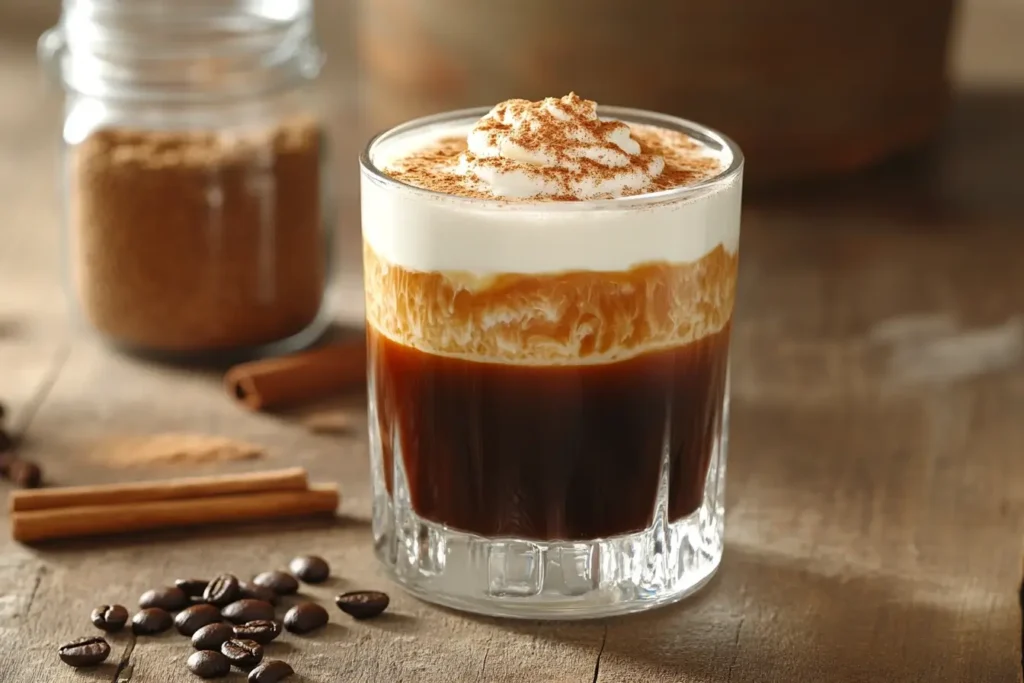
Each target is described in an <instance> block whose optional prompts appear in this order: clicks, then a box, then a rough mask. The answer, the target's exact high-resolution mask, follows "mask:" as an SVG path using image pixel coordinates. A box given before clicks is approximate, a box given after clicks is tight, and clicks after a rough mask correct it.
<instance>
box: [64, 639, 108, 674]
mask: <svg viewBox="0 0 1024 683" xmlns="http://www.w3.org/2000/svg"><path fill="white" fill-rule="evenodd" d="M57 654H58V655H59V656H60V659H61V661H62V662H64V663H65V664H70V665H71V666H74V667H79V666H94V665H96V664H99V663H100V662H102V661H103V660H105V659H106V658H107V657H108V656H109V655H110V644H109V643H107V641H106V639H105V638H101V637H100V636H90V637H88V638H79V639H78V640H72V641H71V642H70V643H68V644H67V645H61V646H60V649H59V650H57Z"/></svg>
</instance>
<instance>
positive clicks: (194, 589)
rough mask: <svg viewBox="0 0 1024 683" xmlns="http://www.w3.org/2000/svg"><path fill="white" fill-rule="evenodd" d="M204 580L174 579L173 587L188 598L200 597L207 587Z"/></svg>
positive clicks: (207, 583) (207, 582)
mask: <svg viewBox="0 0 1024 683" xmlns="http://www.w3.org/2000/svg"><path fill="white" fill-rule="evenodd" d="M209 583H210V582H209V581H207V580H206V579H175V580H174V585H175V587H177V588H180V589H181V590H182V592H183V593H185V595H187V596H188V597H190V598H199V597H202V595H203V591H204V590H206V587H207V586H208V585H209Z"/></svg>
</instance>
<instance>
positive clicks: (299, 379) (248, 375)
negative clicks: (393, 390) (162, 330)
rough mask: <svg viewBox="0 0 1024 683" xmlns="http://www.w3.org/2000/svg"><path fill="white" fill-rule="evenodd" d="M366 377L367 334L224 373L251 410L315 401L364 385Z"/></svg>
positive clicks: (232, 390)
mask: <svg viewBox="0 0 1024 683" xmlns="http://www.w3.org/2000/svg"><path fill="white" fill-rule="evenodd" d="M365 381H366V339H365V337H360V338H359V339H354V340H351V341H347V342H338V343H335V344H331V345H330V346H324V347H322V348H319V349H313V350H312V351H304V352H302V353H296V354H293V355H290V356H283V357H281V358H268V359H265V360H258V361H252V362H249V363H242V364H240V365H236V366H235V367H233V368H231V369H230V370H228V372H227V375H225V377H224V384H225V386H226V388H227V390H228V393H229V394H230V395H231V396H233V397H234V398H235V399H236V400H238V401H240V402H241V403H242V405H244V406H246V407H247V408H249V409H251V410H270V409H272V408H281V407H285V406H289V405H298V404H301V403H307V402H310V401H315V400H318V399H321V398H325V397H327V396H331V395H334V394H339V393H342V392H344V391H348V390H351V389H353V388H355V387H358V386H362V385H363V384H364V383H365Z"/></svg>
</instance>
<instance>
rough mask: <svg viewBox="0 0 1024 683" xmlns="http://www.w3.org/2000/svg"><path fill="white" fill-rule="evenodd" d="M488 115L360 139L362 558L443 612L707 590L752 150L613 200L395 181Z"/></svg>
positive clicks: (453, 117)
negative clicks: (365, 355) (369, 486)
mask: <svg viewBox="0 0 1024 683" xmlns="http://www.w3.org/2000/svg"><path fill="white" fill-rule="evenodd" d="M485 113H486V110H483V109H481V110H467V111H459V112H452V113H447V114H441V115H438V116H433V117H428V118H425V119H419V120H416V121H412V122H410V123H406V124H404V125H402V126H399V127H397V128H395V129H392V130H390V131H388V132H386V133H383V134H382V135H380V136H378V137H376V138H375V139H373V140H372V141H371V142H370V144H369V146H368V147H367V149H366V150H365V152H364V153H363V155H362V157H361V164H362V224H363V251H364V264H365V278H366V299H367V329H368V339H369V411H370V457H371V460H372V472H373V490H374V504H373V533H374V542H375V546H376V552H377V555H378V556H379V558H380V560H381V561H382V562H383V563H384V565H385V566H386V567H387V569H388V570H389V571H390V572H391V574H392V576H393V577H394V579H395V580H396V581H397V582H398V583H399V584H401V585H402V586H403V587H405V588H406V589H408V590H409V591H411V592H412V593H414V594H416V595H418V596H420V597H422V598H424V599H426V600H429V601H432V602H436V603H440V604H443V605H447V606H449V607H454V608H457V609H463V610H467V611H472V612H479V613H484V614H491V615H504V616H515V617H528V618H572V619H578V618H586V617H598V616H605V615H611V614H619V613H625V612H633V611H638V610H643V609H647V608H650V607H654V606H657V605H663V604H666V603H670V602H673V601H676V600H678V599H680V598H681V597H683V596H685V595H687V594H689V593H691V592H693V591H695V590H697V589H698V588H700V587H701V586H702V585H703V584H704V583H706V582H707V580H708V579H709V578H710V577H711V576H712V574H713V573H714V572H715V570H716V568H717V567H718V565H719V562H720V561H721V557H722V535H723V521H724V495H723V494H724V484H725V466H726V450H727V431H728V423H729V333H730V328H731V324H732V312H733V304H734V300H735V285H736V272H737V261H738V244H739V226H740V204H741V201H740V197H741V192H742V172H743V157H742V155H741V153H740V151H739V149H737V147H736V146H735V145H734V144H733V143H732V142H731V141H730V140H728V139H727V138H725V137H724V136H722V135H721V134H719V133H717V132H715V131H713V130H710V129H708V128H705V127H703V126H700V125H697V124H694V123H691V122H689V121H685V120H682V119H678V118H675V117H670V116H665V115H661V114H655V113H651V112H645V111H638V110H632V109H621V108H612V107H599V108H598V114H599V115H600V116H602V117H609V118H616V119H620V120H623V121H626V122H627V123H637V124H647V125H653V126H659V127H662V128H668V129H671V130H675V131H682V132H684V133H686V134H688V135H689V136H690V137H692V138H693V139H695V140H697V141H699V142H701V143H703V144H704V145H705V146H706V147H707V148H708V149H709V151H710V152H711V153H713V154H715V155H717V156H718V157H719V158H720V159H721V161H722V170H721V172H719V173H718V174H717V175H715V176H714V177H712V178H710V179H708V180H705V181H702V182H700V183H699V184H696V185H691V186H687V187H680V188H675V189H670V190H663V191H660V192H656V193H651V194H647V195H641V196H636V197H628V198H621V199H609V200H596V201H578V202H572V201H537V202H530V201H526V202H521V201H520V202H504V201H498V200H487V199H479V198H466V197H458V196H452V195H446V194H442V193H438V192H432V191H429V190H425V189H421V188H417V187H413V186H410V185H407V184H403V183H401V182H398V181H396V180H394V179H392V178H390V177H389V176H388V175H387V174H385V173H384V172H383V171H382V170H381V168H382V167H383V166H385V165H386V164H387V161H388V160H389V159H391V158H394V157H395V156H397V155H401V154H402V153H403V152H404V151H406V150H408V149H409V148H410V146H415V145H416V144H418V142H423V141H427V140H430V139H433V138H440V137H445V136H450V135H460V134H461V135H465V133H466V131H468V130H469V128H470V127H471V126H472V125H473V123H474V122H475V121H476V120H477V119H479V118H480V117H481V116H482V115H483V114H485Z"/></svg>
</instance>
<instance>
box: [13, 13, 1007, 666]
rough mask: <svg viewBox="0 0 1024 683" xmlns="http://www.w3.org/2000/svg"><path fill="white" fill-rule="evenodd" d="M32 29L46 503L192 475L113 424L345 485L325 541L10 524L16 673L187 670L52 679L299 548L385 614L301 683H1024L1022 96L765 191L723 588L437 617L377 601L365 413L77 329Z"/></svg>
mask: <svg viewBox="0 0 1024 683" xmlns="http://www.w3.org/2000/svg"><path fill="white" fill-rule="evenodd" d="M1011 5H1012V3H1011ZM1008 6H1010V5H1005V4H1001V3H999V2H995V1H993V2H992V7H993V8H997V10H998V11H1003V9H1005V7H1008ZM999 8H1003V9H999ZM998 11H996V10H993V12H994V13H995V16H997V17H998ZM987 16H989V15H987ZM1014 16H1015V17H1017V18H1018V19H1024V13H1021V14H1015V15H1014ZM975 21H978V20H977V19H976V18H975ZM980 21H990V22H991V23H993V25H994V24H996V23H999V22H997V21H994V20H992V16H989V18H988V19H987V20H986V19H982V20H980ZM0 25H3V22H2V21H0ZM1019 25H1020V26H1024V22H1022V23H1021V24H1019ZM18 36H20V37H18ZM33 39H34V33H33V32H32V31H28V30H26V31H22V32H19V33H17V34H16V35H15V37H13V38H8V37H5V38H4V39H3V40H0V64H2V65H3V67H2V68H0V92H3V93H5V95H4V98H3V106H2V107H0V219H2V220H0V238H2V239H0V399H2V400H3V401H5V402H6V403H7V404H8V405H9V406H10V407H11V408H12V421H13V424H14V426H15V427H16V428H19V429H24V430H25V433H26V439H27V440H26V444H25V450H26V455H28V456H30V457H32V458H36V459H38V460H39V461H41V462H42V463H44V465H45V469H46V472H47V475H48V477H49V479H50V480H51V481H52V482H54V483H59V484H82V483H92V482H101V481H110V480H116V479H133V478H143V477H148V476H162V477H169V476H174V475H180V474H181V470H180V469H171V470H168V469H166V468H163V469H149V470H145V469H127V470H124V469H122V470H118V469H114V468H109V467H104V466H102V465H100V464H96V463H94V462H92V461H89V460H86V459H84V458H83V453H85V452H86V451H87V450H88V449H89V447H90V445H91V444H94V443H95V442H96V440H97V439H100V438H102V437H103V436H104V435H109V434H112V433H117V434H126V433H147V432H159V431H192V432H197V431H198V432H206V433H211V434H220V435H225V436H230V437H234V438H240V439H246V440H250V441H255V442H258V443H261V444H264V445H265V446H266V447H267V449H268V452H269V456H268V457H267V458H266V459H264V460H262V461H256V462H249V463H246V464H238V463H234V464H230V465H221V466H213V467H204V468H201V469H200V468H196V469H195V470H194V471H195V472H210V471H218V470H220V471H240V470H245V469H257V468H268V467H277V466H287V465H294V464H301V465H303V466H305V467H307V468H308V469H309V470H310V471H311V473H312V474H313V475H314V477H315V478H319V479H331V480H337V481H340V482H341V483H342V486H343V491H344V501H343V505H342V508H341V517H340V519H339V521H338V522H337V523H331V524H327V523H288V524H283V525H280V524H278V525H253V526H245V527H241V528H233V529H226V528H211V529H208V530H204V531H200V532H194V533H174V534H161V535H158V536H155V537H133V538H127V539H118V540H103V541H78V542H74V543H61V544H51V545H48V546H45V547H40V548H29V547H24V546H21V545H19V544H17V543H14V542H13V541H11V540H10V538H9V536H8V535H7V532H6V530H4V531H0V681H3V682H4V683H8V682H10V683H23V682H29V681H114V682H117V681H132V682H133V683H173V682H176V681H189V680H195V679H193V678H192V677H191V676H190V674H188V673H187V672H186V670H185V668H184V660H185V658H186V657H187V655H188V654H189V651H190V650H189V648H188V646H187V645H186V644H185V642H184V641H183V640H182V639H181V638H180V636H177V635H170V634H168V635H165V636H160V637H153V638H138V639H136V638H134V637H132V636H129V635H117V636H115V637H113V638H112V645H113V648H114V652H113V654H112V655H111V658H110V662H109V663H108V664H107V665H105V666H104V667H101V668H99V669H97V670H94V671H91V672H76V671H74V670H72V669H70V668H69V667H67V666H65V665H63V664H61V663H60V661H59V660H58V658H57V656H56V647H57V646H58V645H59V644H60V643H62V642H64V641H65V640H67V639H70V638H72V637H75V636H79V635H90V634H92V633H93V632H94V631H93V628H92V627H91V625H90V624H89V623H88V613H89V610H90V609H91V608H92V607H93V606H94V605H96V604H100V603H103V602H115V601H116V602H122V603H124V604H128V605H131V604H133V602H134V600H135V598H136V596H138V595H139V594H140V593H141V592H142V591H143V590H145V589H147V588H150V587H154V586H159V585H163V584H166V583H167V582H168V581H169V580H171V579H173V578H176V577H186V576H193V575H200V576H209V575H211V574H213V573H214V572H216V571H218V570H229V571H233V572H235V573H237V574H239V575H248V574H251V573H255V572H257V571H261V570H264V569H270V568H275V567H278V566H281V565H283V564H284V563H286V562H287V561H288V559H289V558H291V557H292V556H293V555H295V554H297V553H300V552H316V553H320V554H322V555H324V556H325V557H327V558H328V559H329V560H330V561H331V563H332V564H333V566H334V568H335V572H336V574H337V575H338V577H339V578H338V580H337V581H336V582H335V583H334V584H333V585H331V586H327V587H324V588H322V589H316V590H311V591H310V592H311V593H312V594H314V595H317V596H320V597H324V598H326V597H327V596H329V595H332V594H333V593H334V592H337V591H338V590H339V589H341V588H348V587H370V588H383V589H386V590H390V591H391V593H392V596H393V603H392V605H393V617H392V618H390V619H387V620H381V621H377V622H366V623H355V622H351V621H350V620H347V619H342V618H341V615H340V614H338V613H337V612H333V613H334V614H336V615H337V616H335V617H334V619H335V625H333V626H332V627H330V628H329V629H327V630H326V631H325V632H323V633H321V634H319V635H315V636H311V637H303V638H300V637H295V636H286V637H283V638H282V639H281V640H280V641H278V643H277V644H275V645H273V646H271V647H270V648H269V650H270V653H271V654H272V655H274V656H279V657H282V658H285V659H287V660H289V661H290V662H292V663H293V665H294V666H295V668H296V669H297V670H298V671H299V672H300V673H301V674H302V676H301V677H300V678H298V679H297V680H301V681H311V682H312V681H317V682H328V681H330V682H334V681H372V682H377V681H428V682H429V681H439V682H443V683H451V682H453V681H572V682H577V681H578V682H591V681H600V682H602V683H610V682H612V681H622V682H632V681H680V682H687V683H689V682H693V683H697V682H701V683H705V682H707V683H726V682H730V683H745V682H753V681H785V682H788V681H795V682H817V681H837V682H841V683H845V682H853V681H922V682H928V683H934V682H938V681H966V682H969V683H988V682H1003V681H1015V680H1018V677H1019V675H1020V660H1021V653H1020V643H1021V633H1020V611H1019V609H1018V607H1017V597H1016V590H1017V586H1018V584H1019V581H1020V578H1021V553H1022V537H1024V201H1022V199H1021V194H1020V178H1021V169H1022V167H1024V166H1022V163H1024V125H1022V121H1024V91H1021V90H1017V91H1013V90H1007V89H1003V90H1000V89H998V88H987V89H984V90H977V89H974V90H968V91H965V92H964V93H962V94H961V95H960V96H958V98H957V100H956V103H955V106H954V110H953V113H952V116H951V119H950V126H949V130H948V134H947V135H946V136H945V137H944V139H943V140H942V142H941V143H940V144H937V145H936V146H935V148H934V149H932V150H930V151H929V152H928V153H926V154H924V155H921V156H918V157H917V158H915V159H911V160H908V161H904V162H901V163H898V164H895V165H893V166H891V167H889V168H887V169H883V170H881V171H878V172H874V173H872V174H870V175H868V176H865V177H862V178H858V179H854V180H851V181H849V182H847V183H843V184H841V185H840V186H836V187H831V188H820V189H816V190H814V191H812V192H810V193H807V192H805V193H803V194H802V195H800V196H791V197H775V198H772V199H764V198H761V199H758V198H752V201H751V202H750V203H749V205H748V206H749V208H748V210H747V211H746V213H745V216H744V225H743V231H744V235H743V247H742V249H743V257H742V266H741V275H740V280H741V281H740V286H739V308H738V312H737V319H736V323H735V326H734V330H735V332H734V334H735V343H734V353H735V358H734V363H733V382H734V384H733V399H732V415H733V423H732V433H731V440H730V444H731V453H730V464H729V478H728V482H729V483H728V514H727V523H726V544H727V547H726V554H725V560H724V562H723V565H722V567H721V570H720V572H719V573H718V575H717V576H716V578H715V579H714V580H713V581H712V582H711V584H710V585H709V586H708V587H707V588H706V589H705V590H704V591H703V592H702V593H700V594H699V595H698V596H696V597H694V598H692V599H689V600H687V601H685V602H683V603H682V604H679V605H677V606H673V607H668V608H664V609H661V610H658V611H655V612H651V613H647V614H643V615H638V616H633V617H628V618H621V619H614V620H608V621H601V622H590V623H564V624H563V623H542V622H514V621H500V620H493V619H484V618H478V617H469V616H463V615H461V614H458V613H455V612H451V611H447V610H443V609H437V608H434V607H431V606H429V605H426V604H424V603H421V602H419V601H417V600H415V599H412V598H410V597H408V596H406V595H404V594H402V593H401V592H399V591H397V590H396V589H393V588H392V587H391V586H389V585H388V582H387V581H386V580H385V579H384V578H383V576H382V575H381V572H380V571H379V570H378V568H377V566H376V564H375V560H374V558H373V555H372V552H371V549H370V529H369V511H370V496H369V485H368V482H369V476H368V467H367V447H366V442H365V439H364V438H362V436H361V434H362V432H363V430H364V425H365V413H364V412H363V411H362V410H361V409H360V408H359V407H358V405H357V406H356V407H355V408H352V409H350V414H351V415H352V416H353V419H354V420H355V421H356V425H357V429H356V435H354V436H350V437H343V436H323V435H316V434H312V433H310V432H309V431H307V430H306V429H304V428H303V427H302V426H301V425H299V424H297V422H296V421H295V420H293V419H289V418H288V417H280V416H278V417H275V416H266V415H253V414H248V413H245V412H243V411H241V410H239V409H238V408H237V407H236V406H235V405H233V404H232V403H231V402H229V401H228V400H226V399H225V397H224V396H223V394H222V392H221V389H220V386H219V377H218V376H217V375H216V374H214V373H209V372H202V371H185V370H181V369H171V368H166V367H160V366H155V365H148V364H144V363H140V362H138V361H133V360H129V359H125V358H123V357H120V356H118V355H115V354H113V353H111V352H109V351H108V350H106V349H104V348H103V347H101V346H99V345H98V344H96V343H95V342H94V341H92V340H90V339H89V338H88V337H85V336H81V335H78V334H76V333H73V332H70V331H69V330H68V327H67V324H66V322H65V317H66V316H65V309H64V304H63V299H62V296H61V292H60V271H59V261H58V245H59V230H58V227H57V215H58V209H57V205H56V204H55V201H56V189H55V186H54V183H53V182H52V179H53V177H54V176H53V171H54V164H55V161H54V154H55V148H56V130H57V125H58V112H59V102H58V101H56V100H54V98H53V97H52V96H46V95H45V94H44V92H43V90H42V86H41V84H40V79H39V77H38V74H37V73H36V71H35V69H34V67H33V65H32V63H33V62H32V40H33ZM981 42H983V41H981ZM979 44H981V43H979ZM985 49H990V51H991V46H985ZM994 52H998V51H994ZM1017 54H1018V55H1019V54H1020V52H1018V53H1017ZM997 56H998V55H997ZM983 58H984V55H982V56H980V57H976V58H972V59H973V61H971V60H968V61H967V62H966V63H967V64H969V65H972V66H971V68H975V67H976V66H977V63H978V60H981V59H983ZM1016 73H1017V75H1018V76H1019V75H1020V74H1019V72H1016ZM1004 75H1005V74H1004ZM982 80H983V79H982ZM335 104H336V105H337V106H338V107H340V108H342V109H343V108H344V107H345V106H346V105H345V102H344V98H340V99H338V101H337V102H336V103H335ZM348 195H351V191H349V192H348ZM348 215H349V220H348V221H347V223H346V226H345V228H344V230H345V232H346V235H348V238H347V239H346V240H342V242H343V246H342V248H343V250H346V253H347V254H348V256H347V257H346V258H347V261H346V263H348V264H349V265H351V263H353V257H352V255H351V252H352V251H353V250H351V249H350V246H351V242H352V240H353V239H354V236H355V235H356V230H355V227H354V225H353V224H352V221H353V220H354V218H353V216H354V214H353V213H352V210H351V207H350V210H349V212H348ZM345 245H349V246H348V247H346V246H345ZM339 291H340V292H341V294H342V296H343V298H344V300H345V303H347V304H348V305H347V307H343V308H344V310H343V311H342V313H340V314H339V317H340V318H341V319H343V320H344V319H351V317H352V316H357V315H358V311H359V302H358V294H357V293H355V288H354V287H353V286H352V279H351V277H350V278H349V279H348V280H346V281H345V282H343V283H342V285H341V286H340V290H339ZM0 486H6V485H3V484H0ZM0 490H3V489H2V488H0ZM0 514H4V513H0ZM332 610H333V608H332ZM229 680H241V677H240V676H238V675H235V678H234V679H229Z"/></svg>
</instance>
